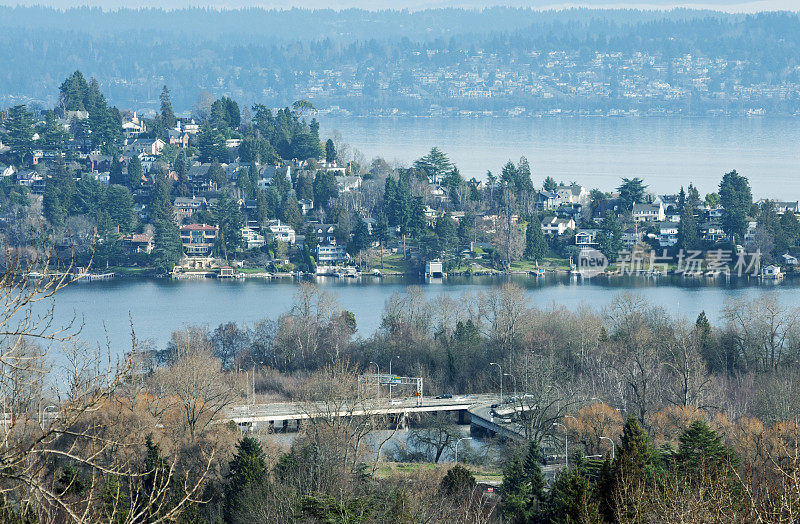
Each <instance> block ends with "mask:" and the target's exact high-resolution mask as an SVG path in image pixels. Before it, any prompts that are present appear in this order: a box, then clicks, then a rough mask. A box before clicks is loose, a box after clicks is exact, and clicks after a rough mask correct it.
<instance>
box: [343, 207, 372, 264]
mask: <svg viewBox="0 0 800 524" xmlns="http://www.w3.org/2000/svg"><path fill="white" fill-rule="evenodd" d="M370 242H371V239H370V236H369V228H368V227H367V223H366V222H364V219H363V218H361V215H356V225H355V227H354V228H353V236H352V238H351V239H350V241H349V242H348V243H347V251H348V253H350V255H351V256H357V255H360V254H361V253H362V252H363V251H364V250H365V249H367V248H369V245H370Z"/></svg>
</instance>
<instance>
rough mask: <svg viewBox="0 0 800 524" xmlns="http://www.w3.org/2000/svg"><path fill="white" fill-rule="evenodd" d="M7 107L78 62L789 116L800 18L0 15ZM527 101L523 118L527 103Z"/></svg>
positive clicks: (502, 11)
mask: <svg viewBox="0 0 800 524" xmlns="http://www.w3.org/2000/svg"><path fill="white" fill-rule="evenodd" d="M0 63H2V64H3V68H2V69H0V105H10V104H12V103H18V102H30V101H37V100H38V101H40V102H42V103H44V104H46V105H52V104H53V102H54V100H53V99H52V96H53V95H52V93H54V92H56V91H57V87H58V83H59V81H60V80H59V79H62V78H64V77H66V76H67V75H69V74H70V73H72V72H73V71H75V70H77V69H80V70H82V71H84V72H86V73H87V75H89V76H93V77H95V78H97V80H98V82H99V83H100V85H101V87H102V88H103V91H104V92H105V93H107V94H108V97H109V101H110V102H112V103H115V104H118V105H120V106H123V107H130V108H133V109H139V110H146V109H155V108H157V107H158V93H159V92H160V90H161V87H162V86H163V85H164V84H167V85H168V86H169V87H170V88H171V89H172V90H173V93H175V94H176V97H175V99H174V100H173V103H174V104H175V106H176V109H177V110H179V111H186V110H188V109H189V108H190V107H191V106H192V104H193V103H194V101H195V99H196V98H197V96H198V95H199V94H200V93H201V92H203V91H207V92H209V93H210V94H212V95H214V96H222V95H231V96H234V97H236V98H237V99H238V100H241V101H242V102H244V103H246V104H249V103H252V102H254V101H259V102H265V103H269V104H274V105H275V106H283V105H285V104H287V103H291V102H292V101H294V100H297V99H298V98H308V99H310V100H312V101H313V102H314V103H315V104H316V105H317V106H318V107H320V108H326V107H332V108H341V109H343V110H346V111H350V112H354V113H357V114H377V113H392V114H393V113H396V112H401V113H408V114H430V113H431V111H434V112H435V111H438V109H437V108H436V107H434V106H441V107H443V108H444V110H446V111H459V110H468V111H490V112H498V111H499V112H503V111H511V110H513V111H516V112H519V111H555V110H558V111H561V110H573V109H574V110H581V111H601V112H607V111H612V110H613V111H616V110H622V111H629V110H637V111H638V110H643V111H647V110H650V109H656V110H658V111H665V112H678V113H686V112H688V113H692V114H696V113H703V112H705V111H718V110H719V111H734V110H735V111H746V110H749V109H761V108H763V109H765V110H766V111H767V112H779V113H789V114H791V113H793V112H795V111H797V107H796V103H797V102H796V101H797V99H800V69H798V66H799V65H800V18H798V15H797V14H791V13H759V14H755V15H745V14H726V13H722V12H719V11H708V10H705V11H700V10H688V9H676V10H671V11H652V10H633V9H619V10H598V9H569V10H561V11H537V10H533V9H522V8H502V7H496V8H489V9H485V10H469V9H430V10H424V11H417V12H412V11H388V10H384V11H365V10H355V9H353V10H344V11H333V10H309V9H291V10H284V11H269V10H264V9H255V8H251V9H242V10H227V11H222V12H220V11H213V10H207V9H183V10H175V11H164V10H161V9H143V10H131V9H125V10H118V11H110V12H109V11H103V10H102V9H98V8H94V9H92V8H79V9H69V10H66V11H59V10H54V9H49V8H44V7H20V8H9V7H0ZM520 108H522V109H520Z"/></svg>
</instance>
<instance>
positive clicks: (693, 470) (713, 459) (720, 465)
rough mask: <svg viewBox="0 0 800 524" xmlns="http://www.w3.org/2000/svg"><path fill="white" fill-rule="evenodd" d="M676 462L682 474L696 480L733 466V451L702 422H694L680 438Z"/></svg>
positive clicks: (719, 472) (717, 473)
mask: <svg viewBox="0 0 800 524" xmlns="http://www.w3.org/2000/svg"><path fill="white" fill-rule="evenodd" d="M675 458H676V462H677V463H678V465H679V466H680V467H681V469H682V470H683V472H684V474H686V475H688V476H689V477H690V478H694V479H698V478H699V477H700V476H701V475H704V474H705V475H709V474H710V475H719V474H723V473H724V472H725V471H726V468H727V467H728V466H730V465H732V464H733V461H734V455H733V451H732V450H731V449H729V448H728V447H726V446H725V445H724V444H723V443H722V437H720V436H719V435H717V433H716V432H715V431H714V430H712V429H711V428H710V427H708V424H706V423H705V422H703V421H700V420H696V421H694V422H692V424H691V425H690V426H689V427H688V428H687V429H686V431H684V432H683V434H682V435H681V436H680V447H679V448H678V453H677V455H676V457H675Z"/></svg>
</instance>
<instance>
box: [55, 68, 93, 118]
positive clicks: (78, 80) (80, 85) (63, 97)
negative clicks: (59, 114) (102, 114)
mask: <svg viewBox="0 0 800 524" xmlns="http://www.w3.org/2000/svg"><path fill="white" fill-rule="evenodd" d="M59 91H60V95H59V106H60V107H61V108H62V109H63V110H64V111H85V110H86V109H87V107H86V105H87V99H88V95H89V84H88V83H87V82H86V78H85V77H84V76H83V73H81V72H80V71H75V72H74V73H72V74H71V75H70V76H69V77H67V79H66V80H64V82H63V83H62V84H61V87H60V88H59Z"/></svg>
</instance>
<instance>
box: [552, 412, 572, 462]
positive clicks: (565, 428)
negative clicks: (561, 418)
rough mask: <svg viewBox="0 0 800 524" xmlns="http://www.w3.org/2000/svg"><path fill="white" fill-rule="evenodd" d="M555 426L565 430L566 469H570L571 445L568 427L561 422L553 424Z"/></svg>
mask: <svg viewBox="0 0 800 524" xmlns="http://www.w3.org/2000/svg"><path fill="white" fill-rule="evenodd" d="M553 425H554V426H561V427H562V428H564V468H565V469H568V468H569V444H568V442H567V426H565V425H564V424H562V423H561V422H553Z"/></svg>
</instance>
